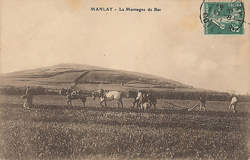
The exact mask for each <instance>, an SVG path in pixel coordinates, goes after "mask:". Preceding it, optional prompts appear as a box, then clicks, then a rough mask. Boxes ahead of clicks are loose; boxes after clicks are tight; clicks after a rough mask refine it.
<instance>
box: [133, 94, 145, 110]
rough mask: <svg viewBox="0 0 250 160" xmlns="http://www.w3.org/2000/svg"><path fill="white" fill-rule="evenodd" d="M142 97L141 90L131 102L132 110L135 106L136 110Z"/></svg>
mask: <svg viewBox="0 0 250 160" xmlns="http://www.w3.org/2000/svg"><path fill="white" fill-rule="evenodd" d="M143 96H144V95H143V92H142V91H141V90H139V91H138V92H137V96H136V97H135V100H134V102H133V106H132V107H133V108H134V107H135V105H136V107H137V108H138V107H139V106H140V104H141V101H142V98H143Z"/></svg>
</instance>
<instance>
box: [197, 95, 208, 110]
mask: <svg viewBox="0 0 250 160" xmlns="http://www.w3.org/2000/svg"><path fill="white" fill-rule="evenodd" d="M199 100H200V110H203V111H207V109H206V101H207V96H206V95H200V97H199Z"/></svg>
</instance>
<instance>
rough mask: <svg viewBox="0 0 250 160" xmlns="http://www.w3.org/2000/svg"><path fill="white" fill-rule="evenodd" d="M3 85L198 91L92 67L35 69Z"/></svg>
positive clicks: (159, 79)
mask: <svg viewBox="0 0 250 160" xmlns="http://www.w3.org/2000/svg"><path fill="white" fill-rule="evenodd" d="M0 78H1V84H0V86H15V87H22V86H27V85H30V86H42V87H47V88H61V87H70V86H75V87H77V88H82V89H90V88H93V89H96V88H101V87H102V88H105V89H119V90H123V89H126V88H151V89H154V88H155V89H156V88H157V89H170V90H176V89H179V90H196V89H195V88H193V87H192V86H189V85H186V84H183V83H180V82H177V81H174V80H170V79H166V78H162V77H158V76H153V75H149V74H142V73H137V72H130V71H123V70H114V69H109V68H101V67H95V66H89V65H79V64H59V65H55V66H49V67H43V68H38V69H32V70H25V71H18V72H12V73H6V74H2V75H1V76H0Z"/></svg>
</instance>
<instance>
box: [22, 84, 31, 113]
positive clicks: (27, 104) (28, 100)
mask: <svg viewBox="0 0 250 160" xmlns="http://www.w3.org/2000/svg"><path fill="white" fill-rule="evenodd" d="M23 98H24V99H25V101H24V103H23V107H24V108H27V109H29V108H31V107H32V106H33V94H32V90H31V88H30V87H29V86H28V87H27V88H26V91H25V95H24V96H23Z"/></svg>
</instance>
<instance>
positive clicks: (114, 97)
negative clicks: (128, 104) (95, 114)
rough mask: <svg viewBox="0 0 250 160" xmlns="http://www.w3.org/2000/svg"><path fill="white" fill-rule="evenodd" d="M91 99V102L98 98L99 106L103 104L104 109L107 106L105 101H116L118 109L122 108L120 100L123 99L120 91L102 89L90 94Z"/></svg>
mask: <svg viewBox="0 0 250 160" xmlns="http://www.w3.org/2000/svg"><path fill="white" fill-rule="evenodd" d="M92 97H93V100H95V98H97V97H98V98H100V105H101V106H102V107H103V103H104V105H105V107H106V106H107V103H106V102H107V101H116V102H117V105H118V107H120V105H121V106H122V108H123V102H122V98H123V94H122V92H120V91H107V90H106V91H104V90H103V89H100V90H98V91H94V92H92Z"/></svg>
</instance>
